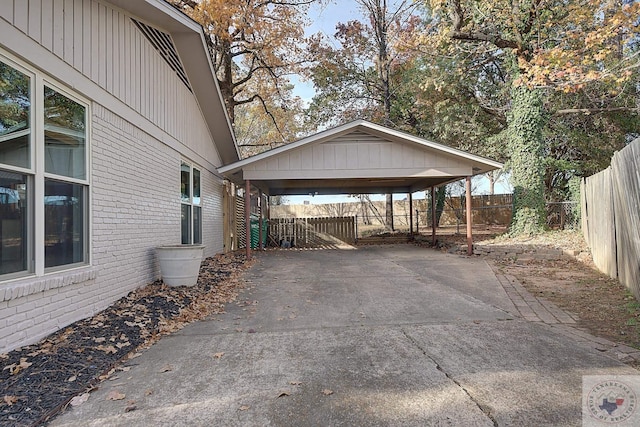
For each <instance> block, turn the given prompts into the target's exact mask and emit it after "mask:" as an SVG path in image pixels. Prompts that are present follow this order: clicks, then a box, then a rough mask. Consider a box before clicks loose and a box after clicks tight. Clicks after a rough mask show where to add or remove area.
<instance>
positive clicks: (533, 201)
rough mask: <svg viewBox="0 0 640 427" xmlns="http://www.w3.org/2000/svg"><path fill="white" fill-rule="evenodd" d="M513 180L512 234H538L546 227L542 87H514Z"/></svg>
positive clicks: (511, 119)
mask: <svg viewBox="0 0 640 427" xmlns="http://www.w3.org/2000/svg"><path fill="white" fill-rule="evenodd" d="M508 122H509V123H508V132H509V133H508V135H509V143H510V151H511V173H512V176H511V179H512V182H513V187H514V190H513V218H512V220H511V229H510V233H511V234H512V235H519V234H527V235H532V234H537V233H540V232H542V231H544V228H545V222H546V221H545V211H544V206H545V201H544V165H543V163H542V152H543V148H544V141H543V139H542V128H543V126H544V110H543V105H542V94H541V93H540V90H539V89H531V88H528V87H526V86H524V85H523V86H517V87H513V88H512V89H511V112H510V113H509V116H508Z"/></svg>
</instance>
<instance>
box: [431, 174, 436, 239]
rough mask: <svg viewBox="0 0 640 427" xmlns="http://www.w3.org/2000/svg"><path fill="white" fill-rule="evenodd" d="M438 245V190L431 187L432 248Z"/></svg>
mask: <svg viewBox="0 0 640 427" xmlns="http://www.w3.org/2000/svg"><path fill="white" fill-rule="evenodd" d="M435 245H436V188H435V187H431V246H434V247H435Z"/></svg>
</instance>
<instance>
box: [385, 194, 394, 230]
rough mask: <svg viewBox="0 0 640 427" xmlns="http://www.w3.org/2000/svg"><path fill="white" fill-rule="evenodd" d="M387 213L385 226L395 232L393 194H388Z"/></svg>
mask: <svg viewBox="0 0 640 427" xmlns="http://www.w3.org/2000/svg"><path fill="white" fill-rule="evenodd" d="M385 211H386V213H385V215H386V218H385V225H386V226H387V230H391V231H395V227H394V226H393V194H387V205H386V209H385Z"/></svg>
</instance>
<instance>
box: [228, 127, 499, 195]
mask: <svg viewBox="0 0 640 427" xmlns="http://www.w3.org/2000/svg"><path fill="white" fill-rule="evenodd" d="M501 166H502V165H501V164H500V163H498V162H494V161H492V160H489V159H485V158H482V157H479V156H475V155H472V154H469V153H465V152H463V151H460V150H455V149H453V148H450V147H447V146H444V145H441V144H437V143H435V142H431V141H428V140H425V139H422V138H418V137H415V136H412V135H409V134H406V133H403V132H398V131H395V130H392V129H389V128H386V127H384V126H380V125H376V124H373V123H370V122H367V121H364V120H358V121H355V122H351V123H348V124H346V125H343V126H339V127H336V128H333V129H329V130H326V131H323V132H320V133H318V134H315V135H312V136H310V137H307V138H304V139H302V140H299V141H296V142H294V143H291V144H288V145H286V146H283V147H279V148H276V149H273V150H270V151H267V152H265V153H262V154H259V155H257V156H253V157H250V158H247V159H245V160H241V161H239V162H236V163H234V164H231V165H228V166H225V167H223V168H220V169H219V171H220V172H221V173H222V174H223V175H225V176H226V177H227V178H229V179H230V180H232V181H234V182H236V183H241V182H242V181H245V180H250V181H251V182H252V184H253V185H255V186H257V187H259V188H261V189H262V190H263V191H264V192H265V193H267V194H271V195H277V194H291V195H293V194H309V193H312V194H355V193H410V192H414V191H419V190H423V189H425V188H428V187H432V186H437V185H442V184H444V183H447V182H451V181H454V180H457V179H460V178H462V177H466V176H471V175H475V174H478V173H483V172H488V171H490V170H493V169H497V168H500V167H501Z"/></svg>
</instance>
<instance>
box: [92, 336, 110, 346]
mask: <svg viewBox="0 0 640 427" xmlns="http://www.w3.org/2000/svg"><path fill="white" fill-rule="evenodd" d="M106 340H107V339H106V338H105V337H98V338H94V339H93V341H94V342H96V343H98V344H100V343H101V342H105V341H106Z"/></svg>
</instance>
